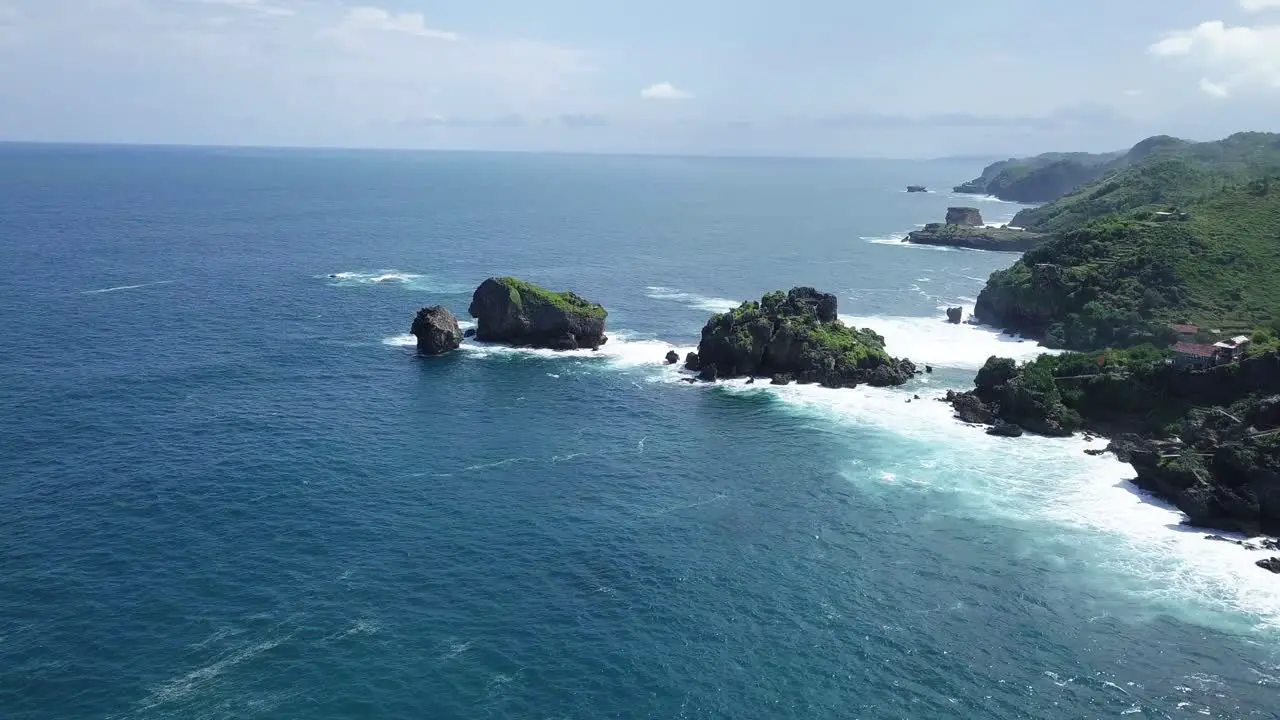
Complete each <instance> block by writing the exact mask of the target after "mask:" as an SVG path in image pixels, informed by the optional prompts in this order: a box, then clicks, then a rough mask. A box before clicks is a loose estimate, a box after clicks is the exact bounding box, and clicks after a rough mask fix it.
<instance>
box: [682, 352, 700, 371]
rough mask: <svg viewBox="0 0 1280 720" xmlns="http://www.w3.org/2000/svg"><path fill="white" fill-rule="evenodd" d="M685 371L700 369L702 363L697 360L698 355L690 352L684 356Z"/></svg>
mask: <svg viewBox="0 0 1280 720" xmlns="http://www.w3.org/2000/svg"><path fill="white" fill-rule="evenodd" d="M684 368H685V370H699V369H701V368H702V361H701V360H699V359H698V353H696V352H691V353H689V354H688V355H685V356H684Z"/></svg>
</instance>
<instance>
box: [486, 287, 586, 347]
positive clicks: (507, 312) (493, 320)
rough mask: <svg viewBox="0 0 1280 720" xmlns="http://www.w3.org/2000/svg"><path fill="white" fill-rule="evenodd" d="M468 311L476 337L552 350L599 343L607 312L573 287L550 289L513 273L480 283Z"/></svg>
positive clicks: (487, 340) (488, 340)
mask: <svg viewBox="0 0 1280 720" xmlns="http://www.w3.org/2000/svg"><path fill="white" fill-rule="evenodd" d="M468 312H470V313H471V316H472V317H474V318H476V339H477V340H479V341H481V342H496V343H504V344H508V345H516V346H529V347H542V348H551V349H554V350H576V349H578V348H592V349H594V348H598V347H599V346H600V345H602V344H604V342H605V341H606V340H608V338H606V337H605V334H604V324H605V318H606V317H608V315H609V313H608V311H606V310H605V309H604V308H603V307H602V306H600V305H598V304H596V303H593V302H590V301H589V300H586V299H583V298H582V297H579V296H578V295H576V294H574V293H572V292H552V291H550V290H547V289H545V288H542V287H539V286H537V285H534V284H533V283H530V282H526V281H524V280H519V279H517V278H512V277H494V278H489V279H488V280H485V281H484V282H483V283H481V284H480V287H478V288H476V291H475V294H474V295H473V296H472V298H471V307H470V308H469V310H468Z"/></svg>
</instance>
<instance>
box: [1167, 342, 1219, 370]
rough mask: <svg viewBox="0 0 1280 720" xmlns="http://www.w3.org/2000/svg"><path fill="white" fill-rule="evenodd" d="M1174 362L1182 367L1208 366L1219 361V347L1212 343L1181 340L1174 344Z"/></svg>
mask: <svg viewBox="0 0 1280 720" xmlns="http://www.w3.org/2000/svg"><path fill="white" fill-rule="evenodd" d="M1173 353H1174V364H1176V365H1178V366H1180V367H1193V368H1206V367H1209V366H1211V365H1213V364H1214V363H1215V362H1216V361H1217V357H1218V349H1217V348H1215V347H1214V346H1212V345H1201V344H1200V343H1192V342H1180V343H1178V344H1176V345H1174V346H1173Z"/></svg>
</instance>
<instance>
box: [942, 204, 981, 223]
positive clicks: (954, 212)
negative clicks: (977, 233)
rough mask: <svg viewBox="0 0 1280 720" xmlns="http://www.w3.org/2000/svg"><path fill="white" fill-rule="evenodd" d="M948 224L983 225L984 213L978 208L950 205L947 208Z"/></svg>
mask: <svg viewBox="0 0 1280 720" xmlns="http://www.w3.org/2000/svg"><path fill="white" fill-rule="evenodd" d="M945 222H946V224H948V225H963V226H966V227H982V226H983V225H984V224H985V223H983V222H982V213H981V212H979V211H978V208H971V207H949V208H947V219H946V220H945Z"/></svg>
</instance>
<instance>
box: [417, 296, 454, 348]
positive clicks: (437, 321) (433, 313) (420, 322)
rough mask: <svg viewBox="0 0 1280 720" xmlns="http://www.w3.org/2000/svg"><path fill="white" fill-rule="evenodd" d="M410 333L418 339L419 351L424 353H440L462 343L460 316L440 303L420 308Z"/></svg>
mask: <svg viewBox="0 0 1280 720" xmlns="http://www.w3.org/2000/svg"><path fill="white" fill-rule="evenodd" d="M409 333H410V334H411V335H413V336H414V337H416V338H417V339H418V352H420V353H422V354H423V355H440V354H442V353H447V352H449V351H450V350H456V349H458V346H459V345H461V344H462V329H461V328H459V327H458V318H457V317H455V316H454V314H453V313H451V312H449V310H448V309H447V308H445V307H442V306H440V305H433V306H431V307H425V308H422V309H421V310H419V311H418V314H417V315H416V316H414V318H413V326H412V327H410V328H409Z"/></svg>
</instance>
